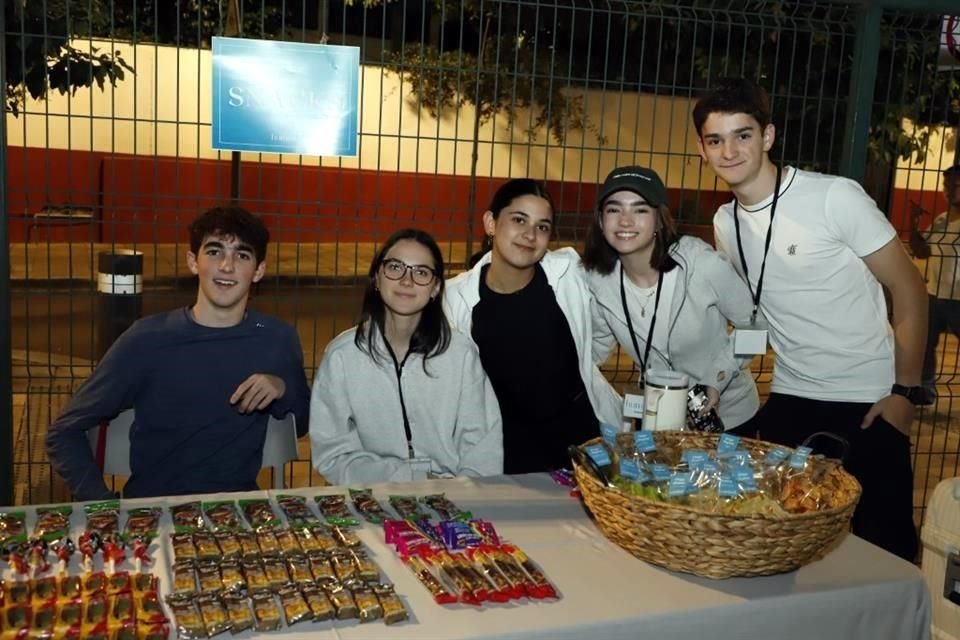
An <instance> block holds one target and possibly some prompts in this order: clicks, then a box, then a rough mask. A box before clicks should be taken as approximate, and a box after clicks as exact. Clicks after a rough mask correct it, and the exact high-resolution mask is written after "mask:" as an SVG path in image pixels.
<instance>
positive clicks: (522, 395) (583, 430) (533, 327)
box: [472, 265, 598, 473]
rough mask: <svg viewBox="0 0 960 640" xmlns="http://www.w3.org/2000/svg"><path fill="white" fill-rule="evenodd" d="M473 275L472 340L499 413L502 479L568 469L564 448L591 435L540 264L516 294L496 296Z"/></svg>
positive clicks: (589, 414) (585, 401)
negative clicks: (475, 281)
mask: <svg viewBox="0 0 960 640" xmlns="http://www.w3.org/2000/svg"><path fill="white" fill-rule="evenodd" d="M488 269H489V265H488V266H487V267H485V268H484V269H483V271H482V272H481V274H480V302H479V303H477V305H476V306H475V307H474V308H473V331H472V334H473V339H474V341H475V342H476V343H477V346H478V348H479V350H480V361H481V362H482V363H483V368H484V369H485V370H486V372H487V375H488V376H489V378H490V383H491V384H492V385H493V390H494V392H496V394H497V400H498V401H499V402H500V412H501V413H502V414H503V458H504V460H503V467H504V472H505V473H530V472H535V471H548V470H550V469H558V468H562V467H569V466H570V457H569V455H567V446H568V445H571V444H581V443H583V442H584V441H586V440H589V439H590V438H593V437H596V435H597V428H598V424H597V418H596V415H595V414H594V412H593V407H592V406H591V404H590V397H589V396H588V395H587V391H586V388H585V387H584V385H583V378H581V377H580V364H579V363H580V359H579V357H578V355H577V348H576V343H575V342H574V340H573V335H572V334H571V333H570V326H569V324H568V323H567V318H566V316H564V315H563V311H562V310H561V309H560V305H559V304H558V303H557V298H556V295H554V292H553V289H552V288H551V287H550V283H549V282H548V281H547V275H546V274H545V273H544V272H543V269H542V268H541V267H540V265H537V267H536V273H535V274H534V277H533V280H532V281H531V282H530V284H528V285H527V286H526V287H524V288H523V289H521V290H520V291H516V292H514V293H510V294H501V293H497V292H495V291H493V290H492V289H490V288H489V287H488V286H487V284H486V278H487V270H488Z"/></svg>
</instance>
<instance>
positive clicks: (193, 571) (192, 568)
mask: <svg viewBox="0 0 960 640" xmlns="http://www.w3.org/2000/svg"><path fill="white" fill-rule="evenodd" d="M173 593H175V594H176V595H181V596H192V595H196V593H197V568H196V565H195V564H194V563H193V562H190V561H179V562H174V563H173Z"/></svg>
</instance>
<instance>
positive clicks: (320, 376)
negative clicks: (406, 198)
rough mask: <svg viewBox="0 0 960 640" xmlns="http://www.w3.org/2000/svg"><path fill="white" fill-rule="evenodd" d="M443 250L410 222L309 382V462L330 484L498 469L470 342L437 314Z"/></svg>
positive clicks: (493, 418) (381, 256) (491, 421)
mask: <svg viewBox="0 0 960 640" xmlns="http://www.w3.org/2000/svg"><path fill="white" fill-rule="evenodd" d="M443 273H444V267H443V255H442V254H441V252H440V248H439V247H438V246H437V243H436V241H434V239H433V238H432V237H431V236H430V235H429V234H427V233H425V232H423V231H420V230H417V229H404V230H402V231H398V232H396V233H394V234H393V235H392V236H390V238H389V239H388V240H387V242H386V243H385V244H384V245H383V247H382V248H381V249H380V251H379V252H377V254H376V256H375V257H374V259H373V263H372V264H371V265H370V281H369V283H368V285H367V289H366V291H365V292H364V296H363V309H362V315H361V319H360V323H359V324H358V325H357V326H356V327H354V328H352V329H350V330H348V331H345V332H344V333H342V334H340V335H339V336H337V337H336V338H334V340H333V341H332V342H330V344H329V345H328V346H327V349H326V351H325V353H324V356H323V360H322V361H321V363H320V366H319V368H318V370H317V374H316V377H315V378H314V381H313V394H312V397H311V402H310V445H311V450H312V453H313V466H314V467H315V468H316V469H317V471H318V472H319V473H321V474H323V476H324V477H325V478H326V479H327V480H328V481H329V482H332V483H334V484H351V483H369V482H381V481H396V480H401V481H402V480H418V479H422V478H426V477H433V476H441V477H442V476H455V475H469V476H483V475H496V474H499V473H502V472H503V445H502V434H501V420H500V410H499V407H498V405H497V399H496V396H495V395H494V392H493V389H492V387H491V386H490V382H489V380H488V379H487V376H486V374H485V373H484V371H483V367H482V366H481V364H480V358H479V355H478V354H477V349H476V347H475V346H474V344H473V343H472V342H471V341H470V340H469V338H466V337H464V336H461V335H459V334H456V333H454V332H452V331H451V330H450V325H449V324H448V322H447V319H446V317H445V316H444V313H443V308H442V298H443V289H444V280H443Z"/></svg>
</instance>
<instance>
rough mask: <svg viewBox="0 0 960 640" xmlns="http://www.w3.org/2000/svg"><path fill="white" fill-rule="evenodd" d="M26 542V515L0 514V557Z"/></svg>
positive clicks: (7, 512) (13, 512) (18, 513)
mask: <svg viewBox="0 0 960 640" xmlns="http://www.w3.org/2000/svg"><path fill="white" fill-rule="evenodd" d="M26 541H27V514H26V512H24V511H5V512H2V513H0V555H6V554H7V553H9V552H10V550H11V547H18V546H20V545H22V544H23V543H25V542H26Z"/></svg>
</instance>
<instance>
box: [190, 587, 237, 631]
mask: <svg viewBox="0 0 960 640" xmlns="http://www.w3.org/2000/svg"><path fill="white" fill-rule="evenodd" d="M196 602H197V608H198V609H199V610H200V619H201V620H202V621H203V627H204V629H205V630H206V633H207V637H208V638H212V637H213V636H216V635H219V634H221V633H223V632H225V631H229V630H230V616H229V615H227V610H226V608H225V607H224V606H223V603H222V602H221V601H220V598H219V597H217V596H216V595H215V594H212V593H205V594H201V595H199V596H197V599H196Z"/></svg>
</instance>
